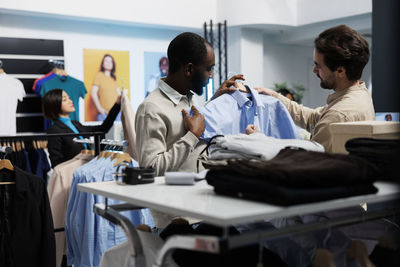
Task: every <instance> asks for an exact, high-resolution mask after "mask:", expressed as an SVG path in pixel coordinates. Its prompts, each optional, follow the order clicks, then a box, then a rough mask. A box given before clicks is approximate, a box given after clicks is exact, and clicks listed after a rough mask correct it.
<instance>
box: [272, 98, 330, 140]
mask: <svg viewBox="0 0 400 267" xmlns="http://www.w3.org/2000/svg"><path fill="white" fill-rule="evenodd" d="M275 97H276V98H278V99H279V100H280V101H281V102H282V103H283V104H284V105H285V106H286V108H287V109H288V111H289V113H290V116H292V119H293V121H294V122H295V124H297V125H298V126H300V127H302V128H305V129H307V130H308V131H309V132H310V131H311V130H312V128H313V127H314V125H315V124H316V123H317V122H318V120H319V117H320V114H321V111H322V109H323V108H324V107H318V108H316V109H312V108H308V107H305V106H303V105H300V104H298V103H296V102H295V101H291V100H290V99H288V98H286V97H284V96H283V95H280V94H277V95H276V96H275Z"/></svg>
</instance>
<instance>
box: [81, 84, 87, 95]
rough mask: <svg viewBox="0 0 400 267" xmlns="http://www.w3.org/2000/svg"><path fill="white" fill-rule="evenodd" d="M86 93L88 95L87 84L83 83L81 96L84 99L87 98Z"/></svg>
mask: <svg viewBox="0 0 400 267" xmlns="http://www.w3.org/2000/svg"><path fill="white" fill-rule="evenodd" d="M86 93H87V90H86V87H85V84H84V83H83V82H81V86H80V90H79V96H80V97H82V98H85V95H86Z"/></svg>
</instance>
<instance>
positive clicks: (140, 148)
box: [135, 32, 243, 176]
mask: <svg viewBox="0 0 400 267" xmlns="http://www.w3.org/2000/svg"><path fill="white" fill-rule="evenodd" d="M168 62H169V72H168V75H167V77H166V78H165V79H160V81H159V84H158V88H157V89H156V90H154V91H153V92H151V93H150V94H149V96H148V97H147V98H146V99H145V100H144V101H143V103H142V104H141V105H140V106H139V108H138V110H137V114H136V122H135V128H136V134H137V135H136V144H137V150H136V151H137V155H138V161H139V165H140V166H141V167H152V168H154V169H155V170H156V175H158V176H159V175H164V173H165V172H166V171H189V172H196V171H197V157H198V156H199V154H200V152H201V151H202V150H203V148H204V147H205V145H206V143H205V141H201V140H199V137H200V136H201V135H202V133H203V131H204V129H205V122H204V117H203V115H201V114H200V113H199V112H198V111H197V109H196V106H198V105H202V101H201V99H200V98H199V96H198V95H201V94H202V93H203V87H204V86H206V85H207V83H208V80H209V78H211V77H212V74H213V66H214V64H215V60H214V51H213V49H212V47H211V46H210V44H209V43H207V41H205V40H204V39H203V38H202V37H201V36H199V35H197V34H194V33H190V32H185V33H182V34H180V35H178V36H177V37H175V38H174V39H173V40H172V41H171V43H170V44H169V47H168ZM236 79H241V80H243V76H242V75H235V76H233V77H232V78H231V79H229V80H227V81H225V82H224V83H223V84H222V85H221V88H219V89H218V91H217V92H216V93H215V96H214V98H215V97H217V96H219V95H221V94H223V93H226V92H231V91H234V90H236V89H232V88H230V87H231V86H232V85H233V84H234V82H235V80H236ZM193 92H194V93H195V94H194V93H193ZM188 109H192V111H193V113H194V115H193V116H192V117H190V115H189V114H188V113H187V112H186V110H188ZM199 170H202V166H200V169H199Z"/></svg>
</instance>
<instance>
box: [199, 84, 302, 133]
mask: <svg viewBox="0 0 400 267" xmlns="http://www.w3.org/2000/svg"><path fill="white" fill-rule="evenodd" d="M249 90H250V93H243V92H240V91H239V90H237V91H235V92H233V93H231V94H223V95H222V96H220V97H218V98H216V99H214V100H212V101H210V102H208V103H207V105H206V106H204V107H197V109H198V110H199V112H200V113H201V114H203V115H204V119H205V123H206V128H205V131H204V133H203V135H202V136H201V138H203V139H206V140H208V139H210V138H211V137H213V136H215V135H225V134H239V133H245V130H246V126H247V125H249V124H255V125H257V126H258V129H259V131H260V132H262V133H264V134H265V135H267V136H271V137H275V138H280V139H299V135H298V130H297V127H296V125H295V124H294V122H293V120H292V118H291V116H290V114H289V112H288V110H287V109H286V107H285V106H284V105H283V104H282V103H281V102H280V101H279V100H278V99H276V98H274V97H272V96H268V95H261V94H259V93H258V92H257V91H255V90H254V89H252V88H250V87H249Z"/></svg>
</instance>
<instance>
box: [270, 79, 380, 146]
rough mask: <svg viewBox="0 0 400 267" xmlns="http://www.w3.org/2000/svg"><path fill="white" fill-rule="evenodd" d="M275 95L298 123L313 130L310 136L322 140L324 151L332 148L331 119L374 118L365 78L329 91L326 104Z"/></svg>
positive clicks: (346, 120) (310, 130)
mask: <svg viewBox="0 0 400 267" xmlns="http://www.w3.org/2000/svg"><path fill="white" fill-rule="evenodd" d="M274 96H275V97H276V98H278V99H279V100H280V101H282V103H283V104H284V105H285V106H286V107H287V109H288V110H289V113H290V115H291V116H292V118H293V120H294V122H295V123H296V124H297V125H298V126H300V127H303V128H305V129H307V130H308V131H309V132H312V131H313V132H312V138H311V140H314V141H316V142H318V143H320V144H322V145H323V146H324V147H325V150H326V151H327V152H332V134H331V133H330V130H329V125H330V124H331V123H334V122H348V121H365V120H375V110H374V106H373V103H372V98H371V95H370V94H369V92H368V90H367V88H366V87H365V83H364V82H358V83H357V84H356V85H354V86H351V87H349V88H347V89H345V90H342V91H339V92H334V93H332V94H330V95H329V96H328V99H327V101H326V103H327V104H326V105H325V106H323V107H318V108H316V109H311V108H307V107H304V106H303V105H300V104H298V103H296V102H294V101H290V100H289V99H288V98H286V97H284V96H282V95H280V94H276V95H274Z"/></svg>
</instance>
